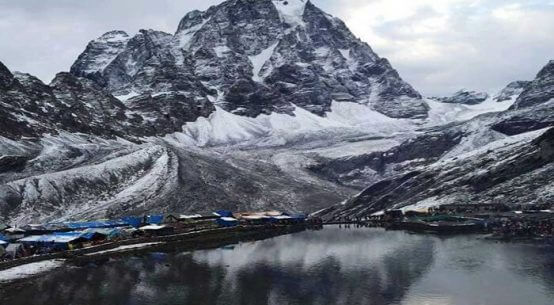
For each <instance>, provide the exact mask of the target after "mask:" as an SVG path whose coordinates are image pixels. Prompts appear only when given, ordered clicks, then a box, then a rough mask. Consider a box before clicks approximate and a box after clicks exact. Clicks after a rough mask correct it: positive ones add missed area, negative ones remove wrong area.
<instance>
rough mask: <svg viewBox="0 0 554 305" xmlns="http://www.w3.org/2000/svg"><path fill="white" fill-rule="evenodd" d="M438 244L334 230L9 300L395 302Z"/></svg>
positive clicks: (57, 283)
mask: <svg viewBox="0 0 554 305" xmlns="http://www.w3.org/2000/svg"><path fill="white" fill-rule="evenodd" d="M432 261H433V242H432V240H427V241H426V242H422V240H421V238H417V237H413V236H407V235H405V234H387V237H384V236H383V234H382V232H376V231H374V230H351V231H347V230H344V229H343V230H338V229H329V230H324V231H320V232H305V233H302V234H296V235H291V236H284V237H279V238H275V239H272V240H268V241H263V242H256V243H246V244H241V245H239V246H237V247H236V248H235V249H234V250H226V249H218V250H211V251H199V252H195V253H192V254H190V253H188V254H187V253H185V254H179V255H167V256H163V255H162V256H160V255H156V256H146V257H142V258H133V259H127V260H125V261H118V262H111V263H107V264H104V265H102V266H98V267H95V266H89V267H86V268H82V269H69V270H64V271H63V272H56V273H54V274H52V275H50V276H47V277H45V278H44V279H42V280H40V281H39V282H37V283H36V285H34V286H33V287H29V289H31V290H32V291H33V294H36V295H39V296H41V297H40V298H34V299H33V300H31V301H30V300H29V299H28V294H25V293H15V295H14V296H8V299H9V301H10V304H26V305H31V304H54V303H55V304H226V305H228V304H241V305H242V304H256V305H258V304H302V305H308V304H390V303H392V302H394V301H397V300H400V299H402V297H403V295H404V293H405V292H406V290H407V289H408V288H409V287H410V285H411V284H412V283H413V282H414V281H415V280H417V279H418V278H419V277H420V276H421V275H422V274H423V273H424V272H425V271H426V270H427V269H428V267H429V266H430V265H431V264H432Z"/></svg>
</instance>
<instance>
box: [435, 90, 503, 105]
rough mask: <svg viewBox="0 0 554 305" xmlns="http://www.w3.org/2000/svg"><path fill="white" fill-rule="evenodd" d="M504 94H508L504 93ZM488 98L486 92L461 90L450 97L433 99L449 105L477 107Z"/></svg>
mask: <svg viewBox="0 0 554 305" xmlns="http://www.w3.org/2000/svg"><path fill="white" fill-rule="evenodd" d="M506 94H508V93H507V92H506ZM488 98H489V94H488V93H486V92H476V91H469V90H466V89H462V90H460V91H458V92H456V93H454V95H452V96H450V97H440V98H435V99H436V100H437V101H439V102H443V103H449V104H465V105H477V104H481V103H482V102H484V101H485V100H486V99H488Z"/></svg>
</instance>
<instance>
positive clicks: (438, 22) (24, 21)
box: [0, 0, 554, 95]
mask: <svg viewBox="0 0 554 305" xmlns="http://www.w3.org/2000/svg"><path fill="white" fill-rule="evenodd" d="M219 2H221V0H24V1H23V0H0V61H2V62H3V63H4V64H5V65H7V66H8V68H10V69H11V70H14V71H15V70H17V71H22V72H28V73H31V74H33V75H36V76H38V77H39V78H41V79H43V80H44V81H45V82H49V81H50V80H51V79H52V78H53V76H54V75H55V74H56V73H57V72H59V71H67V70H68V69H69V67H70V66H71V64H72V62H73V61H74V60H75V59H76V58H77V56H78V55H79V54H80V53H81V52H82V51H83V49H84V48H85V46H86V44H87V43H88V41H90V40H91V39H94V38H95V37H98V36H100V35H101V34H103V33H104V32H107V31H110V30H113V29H122V30H125V31H127V32H128V33H130V34H131V33H135V32H137V31H138V30H139V29H141V28H152V29H156V30H162V31H167V32H170V33H173V32H174V31H175V29H176V27H177V24H178V23H179V20H180V18H181V17H182V16H184V15H185V13H186V12H188V11H190V10H193V9H200V10H204V9H206V8H208V7H209V6H210V5H214V4H217V3H219ZM312 2H313V3H314V4H316V5H318V6H319V7H321V8H322V9H324V10H325V11H327V12H328V13H330V14H332V15H334V16H337V17H340V18H342V19H343V20H344V21H345V22H346V24H347V25H348V26H349V27H350V29H351V30H352V31H353V32H354V34H355V35H357V36H359V37H360V38H361V39H363V40H364V41H366V42H368V43H369V44H370V45H371V46H372V47H373V49H374V50H375V51H376V52H377V53H378V54H379V55H380V56H382V57H387V58H388V59H389V60H390V61H391V63H392V65H393V66H394V67H395V68H396V69H397V70H398V71H399V72H400V74H401V76H402V77H403V78H404V79H405V80H407V81H408V82H410V83H411V84H412V85H413V86H414V87H415V88H416V89H417V90H419V91H420V92H422V93H423V94H425V95H445V94H449V93H452V92H454V91H456V90H457V89H460V88H468V89H475V90H484V91H489V92H492V91H495V90H497V89H499V88H502V87H504V85H506V84H507V83H508V82H510V81H512V80H520V79H532V78H533V77H534V76H535V74H536V73H537V72H538V70H539V69H540V68H541V67H542V66H544V65H545V64H546V62H547V61H548V60H550V59H554V0H312Z"/></svg>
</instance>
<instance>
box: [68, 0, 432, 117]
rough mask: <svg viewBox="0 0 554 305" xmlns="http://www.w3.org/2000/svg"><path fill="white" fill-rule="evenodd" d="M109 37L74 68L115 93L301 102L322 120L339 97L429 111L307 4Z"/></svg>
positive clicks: (231, 5) (279, 104) (252, 111)
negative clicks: (166, 30) (167, 30)
mask: <svg viewBox="0 0 554 305" xmlns="http://www.w3.org/2000/svg"><path fill="white" fill-rule="evenodd" d="M105 36H106V37H104V38H103V39H98V40H96V41H93V42H91V43H90V44H89V46H87V49H86V50H85V52H83V54H81V56H79V59H78V60H77V61H76V62H75V64H74V65H73V67H72V69H71V73H73V74H75V75H77V76H84V77H87V78H90V79H92V80H94V81H96V82H97V83H99V84H100V85H102V86H104V87H105V88H106V89H107V90H109V91H110V92H112V93H114V94H115V95H126V94H129V92H135V93H134V94H137V95H140V94H144V93H148V94H156V93H163V92H174V91H178V92H180V93H182V94H185V95H187V96H196V97H198V98H206V99H209V100H210V101H213V102H214V103H216V104H217V106H219V107H221V108H222V109H224V110H225V111H229V112H233V113H240V114H241V115H246V116H252V117H255V116H258V115H260V114H263V113H273V112H280V113H289V114H292V112H291V109H294V106H298V107H302V108H304V109H307V110H309V111H311V112H312V113H315V114H317V115H320V116H323V115H325V113H326V112H328V111H330V109H331V104H332V103H333V102H352V103H358V104H364V105H367V106H370V107H371V108H373V109H374V110H377V111H379V112H381V113H383V114H385V115H387V116H390V117H395V118H422V117H425V116H426V115H427V111H428V107H427V105H426V104H425V102H424V101H423V100H422V99H421V95H420V94H419V93H418V92H417V91H416V90H414V89H413V88H412V87H411V86H410V85H409V84H407V83H406V82H404V81H403V80H402V79H401V77H400V76H399V75H398V72H397V71H396V70H394V69H393V68H392V66H391V65H390V63H389V62H388V61H387V60H386V59H384V58H380V57H379V56H378V55H377V54H375V53H374V52H373V50H372V49H371V48H370V47H369V45H367V44H366V43H364V42H362V41H360V40H359V39H358V38H356V37H355V36H354V35H353V34H352V32H351V31H350V30H349V29H348V28H347V27H346V25H345V24H344V23H343V22H341V21H340V20H338V19H336V18H332V17H330V15H328V14H326V13H324V12H323V11H321V10H320V9H319V8H317V7H316V6H314V5H313V4H312V3H311V2H309V1H307V0H263V1H258V0H256V1H255V0H228V1H225V2H223V3H221V4H219V5H216V6H212V7H210V8H209V9H208V10H206V11H204V12H201V11H192V12H190V13H188V14H186V15H185V16H184V17H183V19H182V20H181V21H180V23H179V26H178V28H177V31H176V32H175V35H170V34H167V33H163V32H157V31H153V30H149V31H141V32H140V33H139V34H137V35H136V36H134V37H132V38H128V37H126V35H125V34H124V33H121V32H119V31H115V32H111V33H107V34H105ZM293 104H294V106H293Z"/></svg>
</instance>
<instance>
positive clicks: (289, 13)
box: [273, 0, 308, 27]
mask: <svg viewBox="0 0 554 305" xmlns="http://www.w3.org/2000/svg"><path fill="white" fill-rule="evenodd" d="M307 1H308V0H273V4H274V5H275V8H277V11H279V16H280V17H281V20H282V21H283V22H285V23H287V24H289V25H291V26H294V27H296V26H304V25H305V23H304V18H303V16H304V9H305V8H306V2H307Z"/></svg>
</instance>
